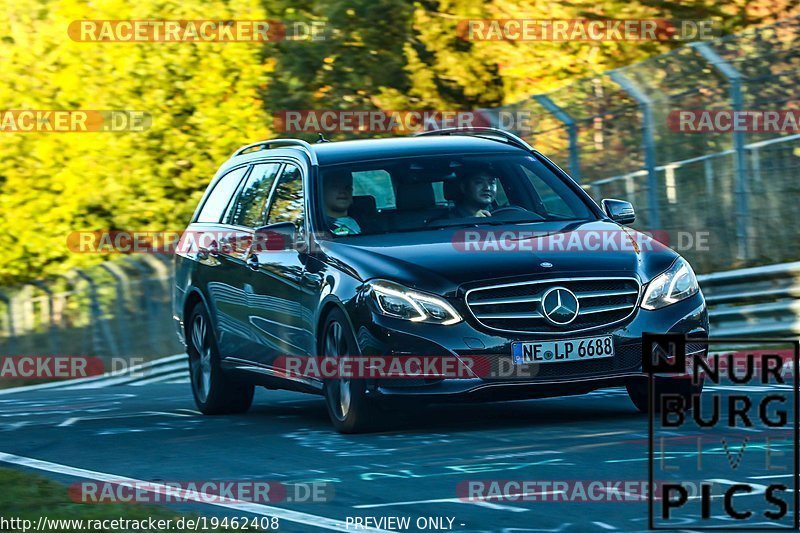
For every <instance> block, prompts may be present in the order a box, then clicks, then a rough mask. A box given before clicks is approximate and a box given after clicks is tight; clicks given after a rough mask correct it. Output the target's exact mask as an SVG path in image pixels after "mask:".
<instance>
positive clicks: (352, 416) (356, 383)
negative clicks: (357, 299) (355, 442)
mask: <svg viewBox="0 0 800 533" xmlns="http://www.w3.org/2000/svg"><path fill="white" fill-rule="evenodd" d="M322 332H323V337H322V355H323V356H324V357H336V358H340V357H346V356H348V355H357V354H358V349H357V347H356V339H355V336H354V335H353V333H352V332H351V331H350V327H349V325H348V323H347V319H346V317H345V316H344V313H343V312H342V311H340V310H339V309H335V310H334V311H332V312H331V313H330V314H329V315H328V318H327V319H326V320H325V325H324V326H323V328H322ZM323 392H324V394H325V405H326V407H327V409H328V416H329V417H330V419H331V422H332V423H333V427H334V428H335V429H336V431H338V432H339V433H362V432H365V431H369V430H370V429H371V428H372V427H374V424H375V405H374V402H373V400H372V399H371V398H369V397H367V392H366V380H365V379H364V378H363V377H361V376H356V377H348V376H339V377H336V378H332V379H329V380H327V381H326V382H325V386H324V390H323Z"/></svg>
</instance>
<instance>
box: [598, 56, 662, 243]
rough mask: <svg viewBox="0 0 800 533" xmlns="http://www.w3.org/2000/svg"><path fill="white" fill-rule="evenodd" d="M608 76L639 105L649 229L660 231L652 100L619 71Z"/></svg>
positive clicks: (614, 71) (613, 71)
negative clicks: (645, 171)
mask: <svg viewBox="0 0 800 533" xmlns="http://www.w3.org/2000/svg"><path fill="white" fill-rule="evenodd" d="M609 76H610V77H611V79H612V80H614V81H615V82H616V83H617V84H619V86H620V87H622V89H623V90H624V91H625V92H626V93H628V94H630V95H631V97H632V98H633V99H634V100H636V101H637V102H638V103H639V109H641V111H642V145H643V147H644V166H645V170H647V202H648V204H650V205H649V206H648V207H649V211H650V213H649V218H650V226H651V229H661V217H660V214H659V212H658V174H657V172H656V142H655V138H654V136H653V128H654V127H655V125H654V124H653V100H652V99H651V98H650V97H649V96H648V95H647V94H646V93H645V92H644V91H642V90H641V89H639V87H637V86H636V85H635V84H634V83H633V82H632V81H631V80H630V79H628V77H627V76H625V75H624V74H623V73H622V72H620V71H619V70H612V71H611V72H609Z"/></svg>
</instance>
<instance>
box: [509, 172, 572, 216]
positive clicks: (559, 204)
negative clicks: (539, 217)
mask: <svg viewBox="0 0 800 533" xmlns="http://www.w3.org/2000/svg"><path fill="white" fill-rule="evenodd" d="M521 168H522V170H523V171H524V172H525V174H526V175H527V176H528V179H530V181H531V185H533V188H534V189H536V194H538V195H539V198H541V200H542V204H544V208H545V210H547V214H548V215H556V216H561V217H574V216H576V215H577V214H576V213H575V211H574V210H573V209H572V208H571V207H570V206H569V204H568V203H567V202H566V201H565V200H564V198H563V197H562V196H561V195H559V194H558V193H557V192H556V191H555V190H554V189H553V188H552V187H551V186H550V185H549V184H548V183H547V182H546V181H544V180H543V179H542V178H540V177H539V176H537V175H536V174H534V173H533V172H531V171H530V170H529V169H527V168H525V167H521Z"/></svg>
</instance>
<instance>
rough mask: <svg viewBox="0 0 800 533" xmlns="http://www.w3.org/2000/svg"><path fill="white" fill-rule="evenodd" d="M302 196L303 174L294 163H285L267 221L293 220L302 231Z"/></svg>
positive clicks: (272, 222)
mask: <svg viewBox="0 0 800 533" xmlns="http://www.w3.org/2000/svg"><path fill="white" fill-rule="evenodd" d="M303 198H304V195H303V174H302V173H301V172H300V169H299V168H297V167H296V166H295V165H292V164H287V165H286V167H285V168H284V170H283V173H282V174H281V177H280V180H279V181H278V186H277V187H276V188H275V194H274V195H273V196H272V205H270V208H269V218H268V221H267V223H268V224H277V223H278V222H293V223H294V225H295V226H296V227H297V230H298V231H302V229H303V221H304V210H303V205H304V202H303Z"/></svg>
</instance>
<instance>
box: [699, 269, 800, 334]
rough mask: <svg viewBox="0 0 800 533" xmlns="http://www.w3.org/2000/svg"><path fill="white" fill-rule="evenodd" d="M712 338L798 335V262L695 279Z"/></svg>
mask: <svg viewBox="0 0 800 533" xmlns="http://www.w3.org/2000/svg"><path fill="white" fill-rule="evenodd" d="M698 279H699V280H700V286H701V287H702V290H703V294H704V295H705V297H706V302H707V303H708V306H709V309H710V311H709V315H710V319H711V336H712V337H744V336H779V335H786V336H794V335H797V334H798V333H800V301H798V298H800V262H795V263H783V264H779V265H769V266H763V267H754V268H744V269H741V270H731V271H728V272H718V273H715V274H706V275H703V276H698Z"/></svg>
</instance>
